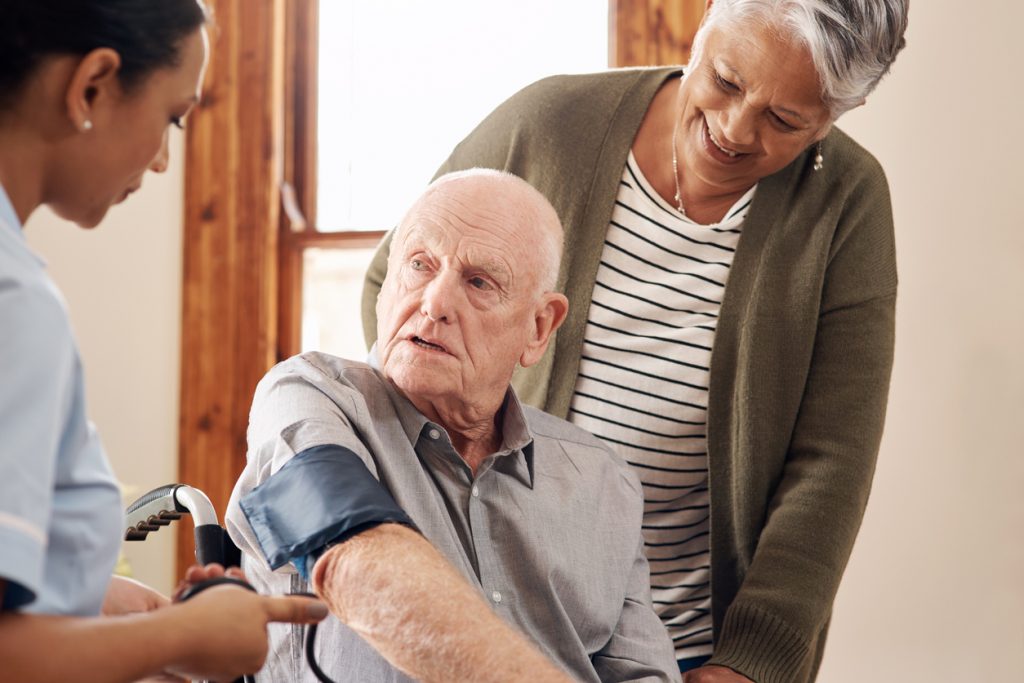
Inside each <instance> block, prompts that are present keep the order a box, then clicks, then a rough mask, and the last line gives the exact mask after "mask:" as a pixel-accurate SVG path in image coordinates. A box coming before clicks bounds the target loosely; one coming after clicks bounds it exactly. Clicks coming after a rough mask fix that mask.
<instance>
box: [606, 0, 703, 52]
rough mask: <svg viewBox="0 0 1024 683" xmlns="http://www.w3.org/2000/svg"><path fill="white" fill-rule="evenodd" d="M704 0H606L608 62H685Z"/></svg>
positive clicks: (701, 15)
mask: <svg viewBox="0 0 1024 683" xmlns="http://www.w3.org/2000/svg"><path fill="white" fill-rule="evenodd" d="M706 4H707V0H609V3H608V18H609V22H608V65H609V66H612V67H622V66H658V65H665V64H685V63H686V62H687V61H688V60H689V59H690V47H691V46H692V44H693V36H694V34H695V33H696V32H697V27H698V26H699V25H700V20H701V17H703V16H704V9H705V6H706Z"/></svg>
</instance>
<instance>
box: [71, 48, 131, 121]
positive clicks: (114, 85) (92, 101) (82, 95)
mask: <svg viewBox="0 0 1024 683" xmlns="http://www.w3.org/2000/svg"><path fill="white" fill-rule="evenodd" d="M120 69H121V55H119V54H118V53H117V51H116V50H112V49H110V48H108V47H101V48H97V49H95V50H93V51H92V52H90V53H89V54H87V55H85V56H84V57H82V59H81V60H80V61H79V62H78V66H77V67H75V69H74V71H73V72H72V74H71V80H70V81H68V86H67V91H66V93H65V96H64V102H65V104H66V106H67V115H68V119H69V120H70V121H71V123H72V125H73V126H74V127H75V128H76V129H78V130H81V131H86V130H90V129H91V128H92V126H93V121H94V120H95V119H96V118H97V115H96V111H97V108H98V107H100V106H102V105H103V104H104V103H106V102H108V101H115V100H116V99H117V98H118V97H120V95H121V84H120V83H119V82H118V72H119V71H120Z"/></svg>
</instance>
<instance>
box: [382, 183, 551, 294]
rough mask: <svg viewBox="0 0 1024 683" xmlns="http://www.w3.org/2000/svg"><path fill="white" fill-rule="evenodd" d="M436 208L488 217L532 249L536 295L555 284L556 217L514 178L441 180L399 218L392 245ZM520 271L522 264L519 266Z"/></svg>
mask: <svg viewBox="0 0 1024 683" xmlns="http://www.w3.org/2000/svg"><path fill="white" fill-rule="evenodd" d="M439 204H444V205H454V206H462V207H465V208H466V209H467V210H466V211H465V216H466V217H467V218H469V217H470V216H471V215H472V214H473V213H477V212H479V213H484V214H488V215H489V217H490V218H492V219H493V220H496V221H500V222H502V223H504V224H505V225H507V226H508V227H509V228H510V229H513V230H515V232H516V233H517V234H518V236H519V239H521V240H522V241H524V242H525V243H527V244H533V245H536V248H537V249H538V252H537V253H538V254H539V256H540V259H539V267H540V269H541V270H540V272H538V273H536V275H537V278H538V284H539V286H540V288H541V291H551V290H553V289H554V288H555V285H556V283H557V281H558V269H559V265H560V263H561V261H562V244H563V240H564V236H563V232H562V223H561V221H560V220H559V219H558V213H557V212H556V211H555V209H554V207H552V206H551V203H550V202H549V201H548V200H547V198H546V197H545V196H544V195H543V194H541V193H540V192H539V191H538V190H537V189H536V188H534V187H533V186H532V185H530V184H529V183H528V182H526V181H525V180H523V179H522V178H520V177H519V176H516V175H513V174H511V173H506V172H504V171H496V170H493V169H489V168H472V169H469V170H466V171H456V172H454V173H448V174H446V175H443V176H441V177H440V178H438V179H437V180H435V181H434V182H433V183H431V184H430V186H429V187H427V190H426V191H425V192H424V193H423V194H422V195H421V196H420V198H419V199H418V200H416V203H415V204H413V205H412V207H411V208H410V209H409V211H408V212H407V213H406V214H405V217H404V218H403V219H402V222H401V223H400V224H399V229H398V230H397V231H396V234H395V236H394V240H395V241H396V242H397V241H399V240H400V239H401V235H402V233H403V232H404V229H405V226H406V224H407V223H408V222H409V221H410V219H412V218H414V217H415V216H416V215H417V214H418V213H419V212H423V211H426V212H430V211H432V210H433V209H435V208H436V207H437V206H438V205H439ZM523 265H526V264H523Z"/></svg>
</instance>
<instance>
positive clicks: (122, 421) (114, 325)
mask: <svg viewBox="0 0 1024 683" xmlns="http://www.w3.org/2000/svg"><path fill="white" fill-rule="evenodd" d="M172 136H173V137H172V140H171V148H170V149H171V167H170V170H169V171H168V172H167V173H165V174H163V175H156V174H153V173H150V174H148V175H147V177H146V179H145V182H144V184H143V187H142V190H140V191H139V192H137V193H136V194H134V195H132V197H131V198H130V199H129V200H128V201H127V202H125V203H124V204H121V205H120V206H117V207H114V208H113V209H112V210H111V211H110V213H109V214H108V215H107V217H106V218H105V219H104V221H103V223H102V224H101V225H100V226H98V227H97V228H96V229H95V230H92V231H86V230H82V229H81V228H79V227H77V226H75V225H74V224H72V223H68V222H66V221H63V220H61V219H60V218H57V217H56V216H55V215H54V214H53V213H51V212H49V211H48V210H47V209H40V210H39V211H38V212H37V213H36V214H35V215H34V216H33V217H32V218H31V219H30V220H29V222H28V224H27V225H26V228H25V232H26V235H27V237H28V241H29V244H30V245H31V246H32V248H33V249H35V250H36V251H37V252H38V253H40V254H41V255H42V256H43V258H45V259H46V260H47V262H48V264H49V271H50V274H51V276H52V277H53V278H54V280H56V282H57V284H58V286H59V287H60V288H61V290H62V291H63V292H64V296H65V298H66V299H67V302H68V308H69V309H70V311H71V320H72V323H73V325H74V328H75V332H76V334H77V336H78V343H79V347H80V349H81V352H82V361H83V364H84V367H85V377H86V400H87V401H88V406H89V414H90V416H91V417H92V420H93V421H94V422H95V423H96V425H97V427H98V429H99V432H100V435H101V437H102V439H103V443H104V445H105V446H106V449H107V454H108V455H109V457H110V460H111V463H112V464H113V467H114V472H115V473H116V474H117V476H118V479H120V481H121V482H122V483H124V484H128V485H130V486H132V487H134V490H135V491H136V492H137V493H144V492H145V491H148V490H149V489H151V488H155V487H156V486H160V485H162V484H167V483H170V482H172V481H174V479H175V477H176V476H177V467H178V465H177V463H178V386H179V368H180V360H179V356H180V350H181V282H182V273H181V265H182V256H181V254H182V220H183V165H182V163H181V152H182V149H183V145H182V138H181V136H180V135H179V134H177V131H175V132H174V133H173V134H172ZM173 536H174V534H173V533H169V532H168V530H166V529H165V530H164V531H162V532H161V533H159V534H155V535H151V537H150V539H149V540H147V541H146V542H145V543H127V544H125V546H124V547H125V551H126V555H127V557H128V559H129V561H130V563H131V565H132V568H133V573H134V575H135V576H136V577H137V578H139V579H141V580H143V581H145V582H147V583H149V584H151V585H153V586H155V587H157V588H159V589H161V590H164V591H169V590H170V589H171V588H172V587H173V585H174V583H175V580H174V579H175V577H174V576H173V572H174V567H173V564H174V562H173V558H174V555H173V553H174V538H173Z"/></svg>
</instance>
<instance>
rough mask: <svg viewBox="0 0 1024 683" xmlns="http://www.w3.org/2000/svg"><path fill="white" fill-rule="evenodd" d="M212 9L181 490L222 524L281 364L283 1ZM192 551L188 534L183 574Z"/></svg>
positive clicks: (194, 137) (192, 182)
mask: <svg viewBox="0 0 1024 683" xmlns="http://www.w3.org/2000/svg"><path fill="white" fill-rule="evenodd" d="M208 4H209V5H211V6H212V8H213V10H214V12H215V17H216V27H215V28H214V29H213V31H212V35H211V43H212V46H211V61H210V66H209V69H208V73H207V80H206V84H205V88H204V95H203V100H202V102H201V104H200V106H199V107H198V109H197V110H196V111H195V112H194V113H193V114H192V115H191V116H190V117H189V122H188V129H187V134H186V153H185V155H186V156H185V166H186V170H185V245H184V249H185V253H184V268H185V274H184V292H183V302H182V305H183V309H182V316H183V325H182V374H181V416H180V445H179V448H180V453H179V480H180V481H182V482H184V483H187V484H190V485H192V486H196V487H197V488H200V489H201V490H203V491H204V492H206V494H207V495H209V496H210V499H211V501H212V502H213V504H214V506H215V507H216V508H217V511H218V513H219V514H220V515H223V513H224V510H225V508H226V505H227V501H228V496H229V495H230V493H231V488H232V486H233V485H234V482H235V479H236V478H237V476H238V474H239V473H240V472H241V470H242V467H243V466H244V463H245V429H246V425H247V423H248V414H249V405H250V403H251V401H252V393H253V390H254V389H255V387H256V383H257V382H258V381H259V379H260V378H261V377H262V376H263V374H264V373H265V372H266V371H267V369H268V368H269V367H270V366H271V365H272V364H273V363H274V362H275V360H276V348H277V339H276V335H277V310H276V309H277V264H278V254H277V243H278V226H279V221H280V209H279V207H280V197H279V190H278V187H279V182H280V175H281V148H282V129H283V126H282V110H283V107H282V96H281V93H282V87H281V83H282V80H283V73H282V63H283V51H282V42H283V34H284V31H283V26H284V23H283V21H282V17H283V8H284V0H260V1H258V2H256V1H253V0H208ZM193 548H194V545H193V541H192V537H191V525H190V524H184V525H181V527H180V536H179V549H178V571H179V574H180V573H181V572H182V571H183V570H184V568H185V567H187V566H188V565H189V564H191V563H192V562H193V561H194V560H193Z"/></svg>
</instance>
